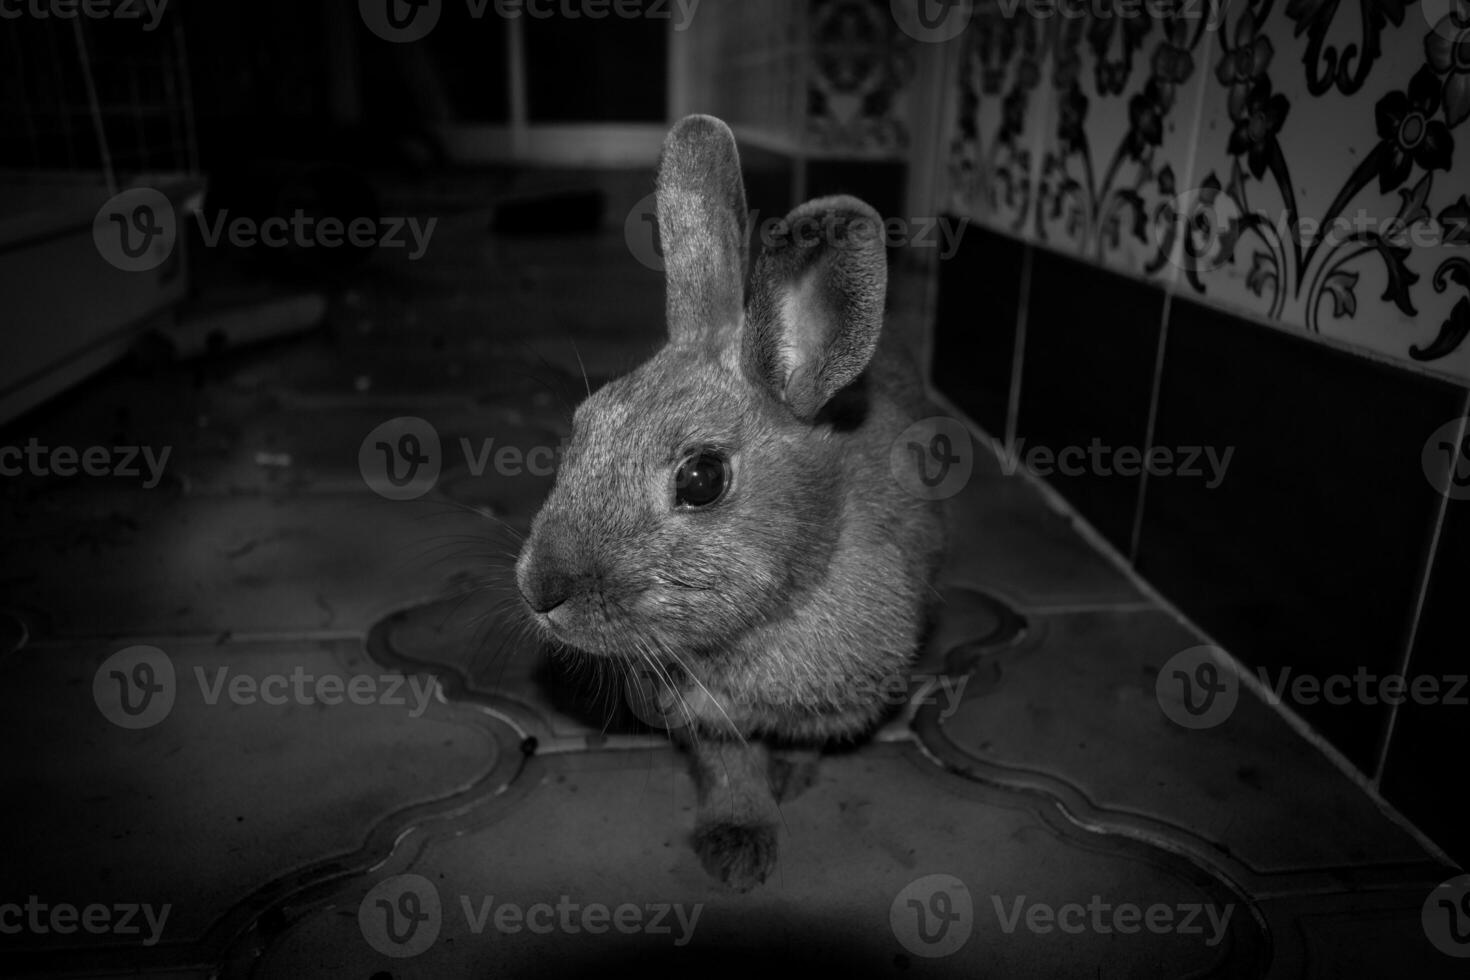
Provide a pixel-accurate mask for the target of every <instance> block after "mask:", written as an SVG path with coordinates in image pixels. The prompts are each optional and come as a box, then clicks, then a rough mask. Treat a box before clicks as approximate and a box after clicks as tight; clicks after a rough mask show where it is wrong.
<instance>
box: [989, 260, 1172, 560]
mask: <svg viewBox="0 0 1470 980" xmlns="http://www.w3.org/2000/svg"><path fill="white" fill-rule="evenodd" d="M1030 285H1031V289H1030V293H1029V299H1028V309H1027V320H1026V331H1025V341H1024V343H1025V356H1024V359H1023V365H1022V376H1021V398H1020V406H1019V411H1018V414H1017V436H1018V441H1017V443H1016V445H1015V446H1014V447H1012V448H1013V449H1016V450H1019V451H1020V453H1021V458H1022V460H1023V461H1024V460H1025V459H1026V458H1027V457H1028V456H1029V454H1030V453H1032V452H1033V451H1035V450H1038V449H1040V450H1045V451H1049V452H1050V453H1052V454H1059V453H1062V452H1063V451H1066V450H1071V452H1072V456H1071V458H1069V459H1068V460H1067V461H1066V462H1065V465H1066V467H1067V468H1068V469H1070V470H1073V471H1074V472H1073V473H1070V474H1069V473H1067V472H1063V470H1062V463H1061V461H1060V460H1059V461H1058V463H1057V466H1056V468H1055V469H1054V470H1053V471H1052V472H1051V473H1050V475H1048V474H1046V473H1042V475H1044V476H1047V478H1048V480H1049V481H1050V482H1051V484H1052V485H1053V486H1054V487H1056V488H1057V489H1058V490H1059V491H1060V492H1061V493H1062V494H1063V496H1065V497H1066V498H1067V499H1068V500H1069V501H1070V502H1071V503H1072V504H1073V505H1074V506H1075V507H1076V508H1077V509H1078V510H1079V511H1080V512H1081V513H1082V515H1083V516H1084V517H1086V518H1087V519H1088V520H1089V521H1091V522H1092V524H1093V526H1095V527H1096V528H1097V529H1098V530H1099V531H1101V532H1102V534H1103V535H1104V536H1105V537H1107V539H1108V540H1109V541H1111V542H1112V543H1113V545H1114V546H1115V547H1117V548H1118V549H1119V550H1120V551H1122V552H1123V553H1125V554H1126V553H1127V552H1128V549H1129V545H1130V541H1131V538H1132V532H1133V522H1134V514H1135V511H1136V508H1137V501H1138V487H1139V476H1138V471H1137V470H1136V469H1134V470H1133V472H1132V473H1131V474H1130V475H1119V474H1118V473H1117V472H1115V470H1114V466H1113V462H1112V459H1111V456H1109V458H1108V460H1107V461H1105V463H1104V464H1103V465H1102V466H1096V465H1094V464H1093V463H1092V462H1091V457H1090V456H1089V457H1088V460H1087V461H1086V462H1079V461H1078V459H1077V458H1076V453H1077V452H1078V451H1079V450H1080V451H1082V452H1085V453H1091V449H1092V446H1093V444H1094V442H1096V443H1098V444H1099V445H1100V446H1102V447H1105V448H1106V449H1108V450H1109V451H1116V450H1119V449H1123V448H1129V449H1132V450H1134V451H1137V452H1141V451H1142V448H1143V446H1144V444H1145V441H1146V439H1147V435H1148V412H1149V401H1150V397H1151V395H1152V391H1153V376H1154V363H1155V361H1156V359H1157V357H1158V344H1159V331H1160V327H1161V324H1162V315H1163V305H1164V293H1163V291H1162V290H1160V289H1158V288H1156V287H1154V286H1152V285H1150V284H1147V283H1143V282H1140V281H1138V280H1136V279H1131V278H1128V277H1125V276H1120V275H1117V274H1116V273H1113V272H1110V271H1108V270H1106V269H1103V268H1100V267H1098V266H1095V265H1092V264H1089V263H1084V262H1080V261H1077V260H1075V259H1072V258H1068V257H1066V256H1063V255H1061V254H1058V253H1055V252H1051V251H1048V250H1045V249H1040V248H1038V249H1036V250H1035V251H1034V253H1033V255H1032V267H1031V283H1030ZM1020 440H1024V443H1022V442H1021V441H1020ZM1043 462H1044V461H1043ZM1033 468H1037V467H1034V466H1033ZM1129 468H1130V469H1131V468H1132V467H1131V466H1129Z"/></svg>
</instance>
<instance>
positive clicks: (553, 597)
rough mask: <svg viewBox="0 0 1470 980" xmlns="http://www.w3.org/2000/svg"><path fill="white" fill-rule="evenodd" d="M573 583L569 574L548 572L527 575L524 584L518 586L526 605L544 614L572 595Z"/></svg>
mask: <svg viewBox="0 0 1470 980" xmlns="http://www.w3.org/2000/svg"><path fill="white" fill-rule="evenodd" d="M518 585H519V583H518ZM573 585H574V583H573V581H572V578H571V576H569V575H563V574H561V573H559V572H550V573H543V574H540V575H533V576H529V581H528V582H527V583H526V585H524V586H519V588H520V593H521V598H522V599H524V600H525V601H526V605H528V606H530V607H531V609H532V610H533V611H535V612H538V613H542V614H545V613H549V612H551V611H552V610H553V609H556V608H557V607H559V606H561V605H562V604H564V603H565V602H566V601H567V600H568V599H570V598H571V597H572V592H573Z"/></svg>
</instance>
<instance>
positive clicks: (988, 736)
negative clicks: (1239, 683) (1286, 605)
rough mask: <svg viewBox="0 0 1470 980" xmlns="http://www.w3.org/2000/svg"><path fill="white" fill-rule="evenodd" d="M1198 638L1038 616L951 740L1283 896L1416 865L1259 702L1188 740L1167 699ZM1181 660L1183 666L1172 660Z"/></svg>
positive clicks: (1157, 617) (986, 678)
mask: <svg viewBox="0 0 1470 980" xmlns="http://www.w3.org/2000/svg"><path fill="white" fill-rule="evenodd" d="M1198 645H1199V640H1198V638H1197V637H1196V636H1195V635H1194V634H1193V633H1191V632H1190V631H1189V630H1187V629H1185V628H1184V627H1183V626H1181V625H1179V624H1178V623H1177V622H1175V620H1174V619H1173V618H1172V617H1170V616H1168V615H1166V614H1164V613H1162V612H1131V613H1116V612H1099V613H1078V614H1072V615H1048V616H1034V617H1031V618H1030V622H1029V625H1028V635H1027V638H1026V640H1024V641H1023V642H1022V643H1021V644H1020V645H1018V646H1014V647H1010V648H1008V649H1004V650H1001V651H998V652H996V653H994V654H992V655H989V656H982V657H981V659H980V660H979V661H978V663H977V665H976V669H975V671H974V673H973V674H972V675H971V676H970V682H969V684H968V685H967V686H966V688H965V692H964V698H963V700H962V701H961V702H960V704H959V706H958V709H957V710H955V711H954V713H953V714H952V716H951V717H950V718H949V719H948V720H946V721H944V722H943V733H944V736H945V737H946V738H947V739H949V740H950V741H952V742H953V743H954V744H955V745H956V746H958V747H959V748H961V749H962V751H964V752H965V753H966V754H967V755H969V756H971V757H973V758H974V759H976V760H978V761H979V762H981V763H982V764H983V765H984V766H985V767H986V772H987V773H989V774H990V775H991V778H993V779H994V780H996V781H997V782H1000V783H1003V784H1013V785H1017V786H1021V785H1027V786H1046V785H1048V784H1051V785H1053V786H1054V787H1055V788H1056V790H1057V791H1058V792H1060V793H1065V794H1068V795H1069V796H1070V797H1071V799H1069V800H1068V804H1069V806H1070V805H1074V804H1075V801H1082V802H1083V803H1084V804H1085V805H1086V806H1088V807H1089V808H1091V810H1092V812H1089V813H1087V814H1085V815H1084V814H1079V815H1078V817H1079V819H1084V820H1097V821H1102V822H1108V823H1111V824H1118V825H1122V826H1134V827H1137V828H1138V829H1139V831H1140V832H1142V833H1144V834H1148V835H1162V836H1165V837H1168V838H1171V839H1174V840H1176V841H1180V842H1184V841H1188V842H1192V844H1193V845H1194V846H1195V847H1202V848H1203V849H1213V850H1216V851H1218V853H1219V855H1220V856H1221V857H1222V858H1226V857H1227V856H1228V860H1229V861H1231V862H1239V863H1240V864H1241V865H1243V866H1244V868H1246V869H1248V870H1249V873H1250V874H1251V875H1254V876H1256V878H1255V880H1253V881H1251V882H1250V883H1251V885H1252V887H1256V888H1260V889H1262V890H1263V891H1269V890H1271V889H1272V888H1280V887H1283V886H1282V885H1281V884H1280V883H1279V880H1276V879H1282V880H1287V881H1289V880H1291V878H1292V877H1293V875H1294V874H1296V873H1309V872H1313V871H1320V870H1325V871H1329V872H1331V873H1332V874H1334V875H1335V874H1351V872H1352V869H1354V868H1358V867H1360V866H1393V865H1416V864H1418V863H1420V862H1422V861H1423V850H1422V848H1421V847H1420V846H1419V844H1418V843H1417V842H1416V841H1415V840H1414V839H1413V838H1412V837H1411V836H1410V835H1409V834H1408V833H1407V832H1406V831H1404V830H1403V829H1401V828H1400V827H1398V826H1396V825H1395V824H1393V823H1392V822H1391V821H1390V820H1389V819H1388V818H1387V817H1385V816H1384V815H1383V813H1382V812H1380V810H1379V808H1378V807H1377V806H1376V805H1375V804H1374V803H1373V802H1372V801H1371V800H1370V799H1369V798H1368V797H1367V795H1365V794H1364V793H1363V791H1362V790H1361V789H1360V788H1359V787H1358V785H1357V784H1355V783H1354V782H1353V781H1352V780H1350V779H1349V778H1348V777H1347V776H1346V775H1344V774H1343V773H1342V772H1341V771H1340V770H1339V769H1337V768H1336V767H1335V766H1333V765H1332V764H1331V763H1330V762H1329V761H1328V760H1327V759H1326V758H1325V757H1324V756H1323V755H1322V754H1321V753H1320V752H1319V751H1318V750H1317V749H1316V748H1314V747H1313V746H1312V745H1310V744H1309V743H1308V742H1306V741H1305V740H1303V739H1301V738H1300V737H1299V736H1297V735H1296V734H1295V733H1294V732H1292V731H1291V729H1290V728H1289V727H1288V726H1287V725H1286V723H1285V722H1284V721H1283V720H1282V718H1281V717H1280V716H1279V715H1278V714H1277V713H1276V712H1274V711H1272V710H1270V709H1269V708H1268V707H1267V706H1266V705H1265V704H1264V703H1262V701H1261V700H1260V699H1259V698H1257V697H1256V696H1255V695H1253V694H1252V693H1251V692H1250V691H1248V690H1244V689H1240V688H1237V689H1236V695H1235V696H1236V697H1237V700H1236V701H1235V706H1234V708H1233V709H1232V710H1229V711H1227V712H1222V713H1220V715H1219V716H1218V717H1215V716H1210V718H1209V719H1208V720H1209V721H1210V722H1211V723H1212V724H1211V725H1210V726H1209V727H1204V728H1200V729H1189V728H1186V727H1184V726H1182V725H1180V724H1177V723H1176V722H1175V721H1174V720H1172V718H1171V716H1170V715H1168V714H1166V713H1165V710H1164V705H1163V701H1162V700H1161V698H1162V697H1163V696H1170V697H1172V696H1173V695H1172V693H1170V694H1166V695H1161V694H1160V693H1159V692H1160V690H1161V688H1163V689H1166V690H1172V689H1167V685H1168V684H1170V683H1172V681H1171V680H1170V678H1169V677H1168V676H1165V677H1164V678H1163V679H1162V680H1161V679H1160V674H1161V673H1163V674H1165V675H1167V674H1170V673H1172V670H1173V669H1174V668H1175V667H1176V665H1177V664H1178V663H1179V661H1177V660H1174V658H1175V657H1176V655H1179V654H1182V653H1184V652H1185V651H1187V650H1190V649H1192V648H1194V647H1196V646H1198ZM1171 661H1172V662H1171Z"/></svg>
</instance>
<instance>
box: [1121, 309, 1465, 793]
mask: <svg viewBox="0 0 1470 980" xmlns="http://www.w3.org/2000/svg"><path fill="white" fill-rule="evenodd" d="M1463 398H1464V392H1463V389H1461V388H1459V387H1457V386H1454V385H1451V384H1449V383H1447V382H1442V381H1437V380H1434V379H1431V378H1427V377H1423V376H1419V375H1414V374H1411V373H1409V372H1406V371H1403V370H1401V369H1398V368H1394V367H1392V366H1388V365H1384V364H1380V363H1376V362H1373V361H1370V360H1368V359H1366V358H1363V357H1360V356H1357V355H1354V354H1350V353H1346V352H1343V351H1339V350H1335V349H1333V348H1330V347H1327V346H1325V345H1324V344H1321V343H1319V342H1316V341H1314V340H1310V339H1307V338H1305V337H1299V336H1293V335H1292V334H1289V333H1287V332H1285V331H1283V330H1279V329H1276V328H1271V327H1265V326H1261V325H1258V324H1255V323H1252V322H1249V321H1246V320H1242V319H1240V318H1238V317H1234V316H1232V315H1230V314H1228V313H1223V312H1219V311H1215V310H1211V309H1208V308H1206V307H1203V306H1200V305H1198V304H1195V303H1193V302H1189V301H1186V300H1182V299H1176V300H1175V302H1174V304H1173V308H1172V312H1171V315H1170V322H1169V333H1168V342H1167V348H1166V351H1165V358H1164V366H1163V380H1162V386H1161V389H1160V396H1159V408H1158V417H1157V423H1156V428H1155V438H1154V442H1155V444H1156V445H1159V446H1168V447H1182V446H1213V447H1215V448H1216V450H1217V452H1223V451H1224V450H1225V449H1226V448H1227V447H1234V450H1235V452H1234V456H1233V457H1232V459H1231V462H1230V465H1229V468H1228V470H1227V471H1226V476H1225V478H1224V480H1223V482H1222V483H1221V484H1220V485H1219V486H1218V487H1217V488H1216V489H1208V488H1207V487H1206V486H1205V481H1204V480H1202V479H1190V478H1186V477H1183V476H1173V477H1150V478H1149V481H1148V488H1147V494H1146V499H1145V507H1144V521H1143V532H1142V538H1141V541H1140V547H1139V554H1138V557H1137V565H1138V568H1139V570H1140V572H1142V573H1143V575H1144V576H1145V577H1147V578H1148V579H1149V581H1150V582H1152V583H1153V584H1154V585H1155V586H1156V587H1157V588H1159V589H1160V590H1161V591H1162V592H1163V593H1164V594H1165V595H1167V596H1168V597H1169V598H1170V599H1172V600H1173V601H1174V602H1175V603H1177V604H1178V605H1179V606H1180V608H1181V609H1183V610H1184V612H1185V613H1187V614H1188V615H1190V616H1191V617H1192V618H1193V619H1194V620H1195V621H1196V622H1198V623H1199V624H1200V626H1201V627H1203V628H1204V629H1205V630H1206V631H1208V632H1209V633H1210V634H1211V635H1212V636H1214V637H1215V638H1216V639H1217V640H1219V642H1221V643H1222V644H1224V645H1225V646H1226V647H1227V648H1228V649H1230V650H1231V652H1233V653H1234V654H1235V655H1236V656H1238V657H1239V658H1241V659H1242V660H1243V661H1245V662H1246V663H1247V664H1248V665H1250V666H1252V667H1253V668H1256V669H1260V668H1264V669H1266V670H1267V671H1268V672H1269V675H1268V677H1269V679H1270V680H1273V681H1274V680H1277V679H1279V677H1280V671H1281V670H1282V669H1285V668H1289V669H1290V670H1291V671H1292V672H1293V673H1294V674H1295V675H1301V674H1310V675H1313V676H1316V677H1318V678H1326V677H1329V676H1332V675H1338V674H1346V675H1349V676H1351V675H1353V674H1354V673H1356V672H1357V671H1358V670H1359V668H1362V669H1363V670H1366V671H1370V672H1372V673H1374V674H1376V675H1383V674H1387V673H1392V672H1393V671H1395V670H1397V669H1398V667H1399V665H1400V660H1401V658H1402V656H1403V650H1404V645H1405V643H1406V642H1407V638H1408V629H1409V625H1410V623H1411V620H1412V615H1413V610H1414V605H1415V601H1416V597H1417V589H1418V586H1419V583H1420V581H1421V578H1422V575H1423V568H1424V563H1425V561H1426V557H1427V553H1428V544H1429V537H1430V534H1431V531H1432V527H1433V521H1434V516H1435V514H1436V508H1437V505H1438V503H1439V499H1440V498H1439V496H1438V494H1437V492H1436V491H1435V490H1434V489H1433V487H1432V486H1431V485H1430V483H1429V481H1428V480H1427V479H1426V477H1425V475H1424V471H1423V466H1422V463H1421V454H1422V451H1423V447H1424V443H1425V440H1426V439H1427V438H1428V437H1429V435H1430V434H1431V433H1432V432H1433V431H1434V430H1435V429H1437V428H1438V427H1439V426H1441V425H1442V424H1443V423H1444V422H1445V421H1447V420H1448V419H1450V418H1453V417H1455V416H1456V415H1457V414H1459V411H1460V406H1461V403H1462V401H1463ZM1287 703H1288V706H1289V707H1291V708H1292V709H1293V710H1295V711H1296V712H1297V713H1298V714H1300V715H1301V716H1302V717H1303V718H1305V719H1306V720H1307V721H1308V722H1309V723H1310V724H1312V725H1313V726H1314V727H1316V728H1317V729H1318V730H1319V731H1321V732H1322V733H1323V734H1325V735H1326V737H1327V738H1328V739H1329V740H1330V741H1332V742H1333V743H1334V744H1335V745H1336V746H1337V747H1338V748H1339V749H1341V750H1342V751H1343V752H1344V753H1345V754H1346V755H1347V756H1348V758H1349V759H1351V760H1352V762H1353V763H1354V764H1355V765H1357V766H1358V767H1359V768H1361V769H1363V770H1364V771H1365V772H1370V773H1371V772H1372V771H1373V769H1374V767H1375V766H1376V763H1377V754H1378V751H1379V749H1380V746H1381V744H1382V738H1383V735H1384V730H1385V723H1386V719H1387V710H1388V709H1387V706H1386V705H1383V704H1368V703H1364V700H1363V699H1361V698H1357V697H1355V696H1354V697H1350V698H1348V703H1346V704H1342V705H1329V704H1326V703H1323V702H1322V701H1320V700H1319V701H1318V703H1316V704H1304V703H1300V702H1294V701H1292V700H1290V699H1288V702H1287Z"/></svg>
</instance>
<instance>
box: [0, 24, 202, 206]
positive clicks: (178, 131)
mask: <svg viewBox="0 0 1470 980" xmlns="http://www.w3.org/2000/svg"><path fill="white" fill-rule="evenodd" d="M144 16H145V17H146V16H147V15H146V14H144ZM0 167H3V168H4V169H5V170H6V171H7V172H10V173H12V174H13V173H52V174H69V175H74V176H78V177H81V176H84V175H89V174H90V175H95V176H96V177H97V178H99V179H100V181H101V182H102V183H103V184H104V185H105V186H106V187H107V188H108V189H109V191H111V192H115V191H116V190H117V188H118V187H119V186H123V185H125V184H127V183H128V182H129V181H132V180H136V179H138V178H139V177H141V176H144V175H150V174H160V173H171V174H189V175H193V174H197V173H198V170H199V151H198V144H197V139H196V136H195V131H194V107H193V102H192V96H191V93H190V89H189V72H188V55H187V50H186V45H185V42H184V31H183V26H182V22H181V20H180V18H179V17H178V16H176V15H175V16H163V17H161V18H160V19H159V20H158V21H157V22H155V23H152V24H151V25H150V23H149V22H148V21H146V20H144V21H143V22H142V23H139V22H138V21H131V20H115V19H114V20H107V19H89V18H86V17H81V16H79V17H75V18H71V19H65V20H63V19H58V18H56V17H33V18H21V19H19V20H15V21H11V22H9V23H8V24H7V25H6V29H5V30H4V31H0Z"/></svg>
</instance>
